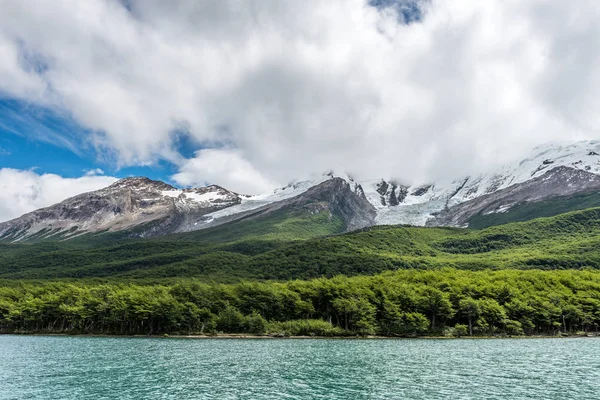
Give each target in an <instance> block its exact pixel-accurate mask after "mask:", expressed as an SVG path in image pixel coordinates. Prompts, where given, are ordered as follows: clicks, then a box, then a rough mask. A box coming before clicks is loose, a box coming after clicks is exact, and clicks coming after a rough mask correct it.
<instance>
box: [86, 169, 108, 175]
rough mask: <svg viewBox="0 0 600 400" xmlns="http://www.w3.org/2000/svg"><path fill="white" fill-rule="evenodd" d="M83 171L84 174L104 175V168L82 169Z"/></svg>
mask: <svg viewBox="0 0 600 400" xmlns="http://www.w3.org/2000/svg"><path fill="white" fill-rule="evenodd" d="M83 172H84V173H85V176H98V175H104V170H103V169H102V168H94V169H88V170H84V171H83Z"/></svg>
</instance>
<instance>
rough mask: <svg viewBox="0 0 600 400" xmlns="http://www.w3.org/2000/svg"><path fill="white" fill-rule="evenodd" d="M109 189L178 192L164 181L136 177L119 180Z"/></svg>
mask: <svg viewBox="0 0 600 400" xmlns="http://www.w3.org/2000/svg"><path fill="white" fill-rule="evenodd" d="M107 189H155V190H177V188H175V187H174V186H171V185H169V184H167V183H165V182H162V181H155V180H152V179H150V178H147V177H145V176H136V177H130V178H123V179H119V180H118V181H116V182H115V183H113V184H112V185H110V186H109V187H107Z"/></svg>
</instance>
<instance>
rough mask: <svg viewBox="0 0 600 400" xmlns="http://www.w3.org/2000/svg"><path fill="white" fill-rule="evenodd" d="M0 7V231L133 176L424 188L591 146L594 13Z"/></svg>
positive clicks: (85, 4) (339, 4) (587, 2)
mask: <svg viewBox="0 0 600 400" xmlns="http://www.w3.org/2000/svg"><path fill="white" fill-rule="evenodd" d="M0 9H1V10H2V12H0V59H1V60H2V63H0V220H6V219H9V218H13V217H17V216H18V215H21V214H23V213H25V212H28V211H32V210H33V209H36V208H39V207H43V206H47V205H50V204H53V203H55V202H58V201H60V200H62V199H64V198H66V197H69V196H72V195H75V194H78V193H81V192H84V191H89V190H95V189H98V188H101V187H104V186H106V185H107V184H110V183H111V182H114V181H115V180H116V179H118V178H122V177H128V176H137V175H143V176H149V177H151V178H154V179H161V180H164V181H166V182H169V183H171V184H173V185H176V186H180V187H187V186H202V185H206V184H213V183H215V184H219V185H221V186H224V187H226V188H228V189H230V190H234V191H237V192H240V193H248V194H252V193H259V192H265V191H268V190H271V189H273V188H275V187H279V186H282V185H284V184H286V183H288V182H289V181H291V180H293V179H301V178H303V177H306V176H309V175H310V174H312V173H318V172H323V171H328V170H334V171H338V172H340V173H342V172H343V173H348V174H351V175H353V176H355V177H356V178H358V179H377V178H386V179H390V178H393V179H397V180H400V181H402V182H406V183H423V182H431V181H435V180H440V179H449V178H452V177H458V176H463V175H465V174H471V173H474V172H477V171H482V170H485V169H489V168H492V167H494V166H497V165H500V164H503V163H506V162H509V161H512V160H515V159H518V158H519V157H523V156H524V155H525V154H527V151H528V149H529V148H531V147H533V146H535V145H539V144H542V143H545V142H549V141H574V140H586V139H598V138H600V102H599V101H598V100H597V94H598V93H600V24H598V23H597V21H598V20H600V7H598V5H597V2H596V1H594V0H573V1H570V2H564V1H551V0H527V1H516V0H484V1H478V2H474V1H471V0H452V1H449V0H445V1H443V0H328V1H322V0H305V1H301V2H298V1H296V2H284V1H280V0H244V1H242V0H221V1H202V0H173V1H169V2H166V1H162V0H86V1H79V0H54V1H52V2H38V1H34V0H23V1H12V0H0Z"/></svg>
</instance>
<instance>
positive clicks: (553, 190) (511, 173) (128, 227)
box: [0, 141, 600, 241]
mask: <svg viewBox="0 0 600 400" xmlns="http://www.w3.org/2000/svg"><path fill="white" fill-rule="evenodd" d="M592 191H600V141H585V142H576V143H567V144H562V143H551V144H547V145H544V146H539V147H537V148H535V149H534V150H533V152H532V154H531V155H530V156H529V157H527V158H525V159H523V160H521V161H520V162H517V163H513V164H509V165H505V166H503V167H501V168H498V169H496V170H494V171H491V172H487V173H480V174H473V175H471V176H465V177H461V178H458V179H455V180H453V181H450V182H446V183H444V182H423V183H421V184H417V185H412V186H407V185H402V184H400V183H398V182H395V181H390V180H383V179H375V180H365V181H357V180H355V179H354V178H352V177H350V176H348V175H345V174H336V173H333V172H329V173H326V174H322V175H318V176H314V177H312V178H311V179H308V180H299V181H295V182H292V183H290V184H289V185H287V186H285V187H283V188H280V189H277V190H275V191H273V192H272V193H267V194H262V195H255V196H243V195H238V194H236V193H233V192H231V191H228V190H227V189H224V188H222V187H219V186H214V185H213V186H207V187H203V188H196V189H183V190H181V189H177V188H175V187H173V186H171V185H168V184H166V183H163V182H158V181H152V180H150V179H148V178H127V179H123V180H120V181H118V182H116V183H114V184H113V185H111V186H109V187H107V188H105V189H102V190H99V191H96V192H91V193H85V194H82V195H79V196H75V197H73V198H70V199H67V200H65V201H64V202H62V203H59V204H57V205H54V206H51V207H47V208H44V209H40V210H37V211H34V212H32V213H29V214H26V215H24V216H22V217H20V218H17V219H15V220H12V221H8V222H5V223H1V224H0V240H5V241H24V240H29V239H40V238H63V239H67V238H72V237H76V236H79V235H81V234H84V233H90V232H102V231H113V232H114V231H131V232H133V233H132V235H134V236H142V237H143V236H155V235H162V234H167V233H175V232H187V231H193V230H199V229H205V228H209V227H213V226H217V225H223V224H227V223H230V222H233V221H237V220H241V219H256V218H260V217H261V216H264V215H268V214H269V213H272V212H273V211H275V210H279V209H283V208H286V209H289V208H293V207H307V205H308V204H319V207H321V208H323V207H325V208H326V209H327V210H329V212H330V213H337V215H340V216H342V218H343V219H344V222H345V224H346V227H347V229H348V230H351V229H357V228H362V227H365V226H369V225H377V224H411V225H421V226H422V225H446V226H466V225H468V221H469V218H471V217H472V216H474V215H476V214H489V213H499V212H507V211H509V210H510V209H511V208H512V207H514V206H515V205H520V204H523V203H535V202H539V201H543V200H546V199H549V198H556V197H560V196H569V195H573V194H577V193H585V192H592ZM325 208H323V209H325ZM313 211H314V210H313Z"/></svg>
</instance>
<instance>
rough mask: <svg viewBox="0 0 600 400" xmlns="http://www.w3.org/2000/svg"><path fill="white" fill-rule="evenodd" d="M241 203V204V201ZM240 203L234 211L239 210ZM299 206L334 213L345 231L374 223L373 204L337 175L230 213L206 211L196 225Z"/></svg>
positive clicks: (235, 219)
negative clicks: (266, 202) (280, 196)
mask: <svg viewBox="0 0 600 400" xmlns="http://www.w3.org/2000/svg"><path fill="white" fill-rule="evenodd" d="M243 201H250V202H251V201H252V199H250V200H245V199H244V200H243ZM240 206H241V207H243V206H244V202H242V204H241V205H240ZM246 206H247V205H246ZM241 207H240V208H238V210H236V211H239V210H240V209H241ZM232 208H234V207H232ZM301 208H306V209H309V210H310V211H311V212H323V211H325V212H328V213H329V214H330V215H331V216H333V215H336V216H338V217H340V218H342V220H343V221H344V224H345V230H346V231H352V230H355V229H360V228H365V227H368V226H372V225H374V224H375V217H376V215H377V212H376V210H375V207H373V206H372V205H371V203H369V201H368V200H367V198H366V197H365V195H364V192H363V189H362V187H361V186H360V185H359V184H356V183H353V182H348V181H347V180H344V179H342V178H339V177H329V179H327V180H325V181H323V182H321V183H318V184H316V185H314V186H311V187H309V188H308V189H307V190H305V191H303V192H301V193H300V194H297V195H296V196H291V197H288V198H285V199H282V200H279V201H276V202H271V203H269V204H266V205H263V206H260V207H257V208H252V209H249V210H244V211H239V212H233V213H231V212H230V211H232V210H227V209H224V210H222V211H218V212H215V213H212V214H209V215H207V217H208V218H204V220H203V221H199V222H198V224H197V229H203V228H208V227H213V226H218V225H223V224H227V223H229V222H233V221H239V220H242V219H244V220H253V219H260V218H262V217H266V216H268V215H270V214H272V213H274V212H276V211H280V210H297V209H301Z"/></svg>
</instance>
